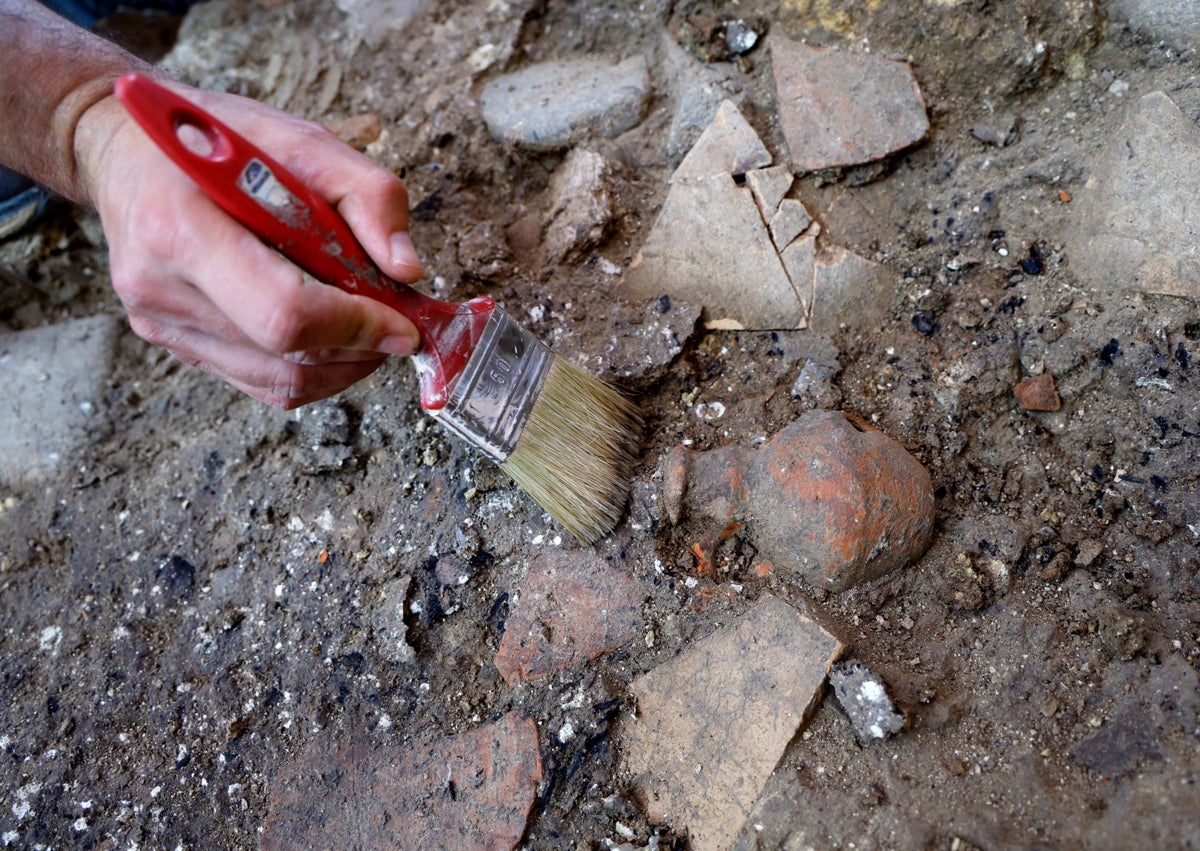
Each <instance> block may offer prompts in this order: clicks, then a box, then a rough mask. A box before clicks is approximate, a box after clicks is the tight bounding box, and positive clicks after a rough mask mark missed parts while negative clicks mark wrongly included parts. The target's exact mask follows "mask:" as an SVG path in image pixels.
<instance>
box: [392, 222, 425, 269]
mask: <svg viewBox="0 0 1200 851" xmlns="http://www.w3.org/2000/svg"><path fill="white" fill-rule="evenodd" d="M391 249H392V253H391V256H390V257H389V258H388V259H389V260H390V261H391V264H392V266H404V267H406V268H408V269H411V270H413V272H414V273H415V274H416V275H417V276H420V274H421V272H422V268H421V258H420V257H418V256H417V247H416V246H415V245H413V241H412V237H411V236H409V235H408V231H403V230H400V231H396V232H395V233H394V234H392V244H391Z"/></svg>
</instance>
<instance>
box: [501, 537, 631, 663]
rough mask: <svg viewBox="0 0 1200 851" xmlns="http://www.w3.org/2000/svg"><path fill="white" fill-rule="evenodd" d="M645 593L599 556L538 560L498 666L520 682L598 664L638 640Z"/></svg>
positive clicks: (512, 618)
mask: <svg viewBox="0 0 1200 851" xmlns="http://www.w3.org/2000/svg"><path fill="white" fill-rule="evenodd" d="M643 596H644V590H643V589H642V586H641V584H640V583H639V582H638V581H637V580H636V579H633V578H632V577H630V576H629V575H628V574H625V573H623V572H621V571H620V570H617V569H616V568H615V567H611V566H610V565H609V564H608V563H607V562H605V561H604V560H603V559H601V558H599V557H597V556H596V555H595V554H594V553H591V552H587V551H581V552H554V553H546V554H544V555H540V556H538V557H537V558H536V559H535V560H534V562H533V566H532V567H531V568H530V570H529V575H528V576H527V577H526V578H525V582H524V584H523V585H522V586H521V593H520V596H519V597H518V598H517V604H516V606H515V608H514V610H513V612H512V614H511V615H509V618H508V622H507V623H506V624H505V628H504V637H503V638H502V639H501V640H500V649H499V652H497V654H496V667H497V668H498V669H499V670H500V674H501V675H502V676H503V677H504V679H505V680H506V681H507V682H510V683H517V682H522V681H524V680H530V679H535V678H537V677H541V676H545V675H546V674H551V673H554V672H555V671H561V670H565V669H566V668H570V667H572V666H574V665H577V664H579V663H580V662H585V661H587V660H588V659H594V658H595V657H597V656H599V655H600V654H601V653H605V652H607V651H609V650H612V649H614V648H616V647H619V646H621V645H622V644H624V643H625V642H627V641H629V640H631V639H632V638H634V637H635V636H636V635H637V634H638V632H639V630H640V627H641V625H642V617H641V613H640V611H639V607H640V606H641V602H642V597H643Z"/></svg>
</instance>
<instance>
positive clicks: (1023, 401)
mask: <svg viewBox="0 0 1200 851" xmlns="http://www.w3.org/2000/svg"><path fill="white" fill-rule="evenodd" d="M1013 395H1014V396H1016V397H1017V402H1018V403H1019V404H1020V405H1021V407H1022V408H1024V409H1025V410H1026V411H1057V410H1058V409H1059V408H1061V407H1062V400H1061V399H1059V397H1058V388H1057V387H1055V386H1054V376H1053V375H1051V374H1050V373H1048V372H1043V373H1042V374H1041V375H1035V376H1033V377H1032V378H1026V379H1025V380H1023V381H1020V382H1018V383H1017V386H1016V387H1014V388H1013Z"/></svg>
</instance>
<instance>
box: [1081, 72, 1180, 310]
mask: <svg viewBox="0 0 1200 851" xmlns="http://www.w3.org/2000/svg"><path fill="white" fill-rule="evenodd" d="M1197 195H1200V128H1197V127H1196V124H1195V122H1193V121H1192V120H1191V118H1189V117H1188V116H1187V115H1185V114H1184V113H1183V112H1182V111H1181V110H1180V109H1179V107H1177V106H1176V105H1175V103H1174V102H1173V101H1172V100H1171V99H1170V98H1169V97H1168V96H1167V95H1166V94H1164V93H1163V92H1153V93H1151V94H1148V95H1146V96H1145V97H1143V98H1141V99H1140V100H1139V101H1137V102H1136V103H1135V104H1133V106H1132V107H1131V108H1130V110H1129V113H1128V115H1127V116H1126V118H1125V121H1124V123H1123V124H1122V125H1121V128H1120V129H1119V130H1118V131H1117V132H1116V133H1115V134H1114V135H1113V136H1112V138H1111V139H1110V140H1109V142H1108V144H1107V145H1106V146H1105V147H1104V150H1103V151H1102V152H1101V154H1100V156H1099V159H1098V160H1097V161H1096V163H1095V166H1094V167H1093V169H1092V174H1091V176H1090V177H1089V178H1088V180H1087V183H1086V184H1085V185H1084V187H1083V188H1082V189H1081V190H1080V191H1079V192H1078V193H1077V194H1076V197H1075V201H1074V202H1073V203H1072V204H1071V211H1072V214H1073V215H1072V219H1073V221H1072V223H1071V225H1070V226H1069V228H1068V232H1067V238H1066V249H1067V261H1068V263H1069V264H1070V268H1071V269H1072V271H1073V272H1074V273H1075V275H1076V277H1077V278H1079V279H1080V281H1081V282H1082V283H1084V284H1085V285H1087V286H1094V287H1097V288H1100V289H1107V290H1138V291H1142V292H1152V293H1165V294H1167V295H1184V296H1197V295H1200V239H1198V236H1200V209H1198V208H1197V206H1196V203H1195V200H1196V197H1197Z"/></svg>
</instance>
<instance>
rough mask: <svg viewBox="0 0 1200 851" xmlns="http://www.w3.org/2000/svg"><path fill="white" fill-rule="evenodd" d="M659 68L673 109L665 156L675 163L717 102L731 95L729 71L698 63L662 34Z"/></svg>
mask: <svg viewBox="0 0 1200 851" xmlns="http://www.w3.org/2000/svg"><path fill="white" fill-rule="evenodd" d="M662 45H663V67H664V70H665V71H666V73H667V76H668V78H669V79H670V86H671V93H672V95H673V96H674V99H675V109H674V112H673V113H672V114H671V126H670V128H669V129H668V130H667V156H668V157H670V160H671V162H672V163H675V162H678V160H679V158H680V157H682V156H683V155H684V154H685V153H687V151H688V150H689V149H690V148H691V147H692V145H694V144H695V143H696V140H697V139H699V138H700V134H702V133H703V132H704V129H705V128H706V127H708V125H709V124H711V123H712V120H713V119H714V118H715V117H716V115H717V110H718V108H720V106H721V102H722V101H724V100H725V99H726V98H728V97H730V96H731V95H732V94H733V89H734V87H733V85H732V83H731V74H730V73H729V72H728V71H726V70H723V66H720V65H706V64H704V63H702V62H698V61H697V60H696V59H694V58H693V57H692V56H690V55H689V54H688V53H687V51H685V50H684V49H683V48H682V47H680V46H679V43H678V42H676V41H675V39H673V38H671V37H670V36H669V35H666V34H664V35H663V38H662Z"/></svg>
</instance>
